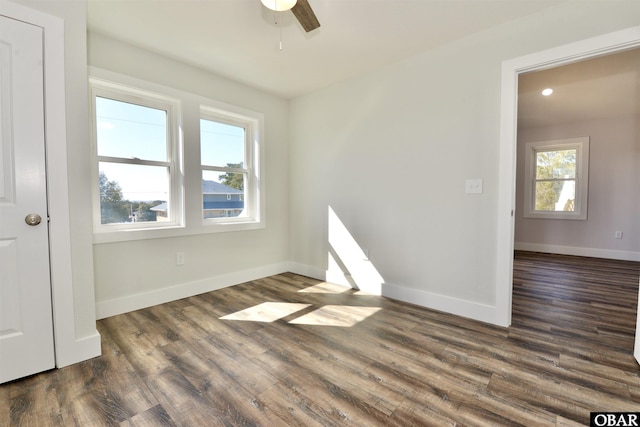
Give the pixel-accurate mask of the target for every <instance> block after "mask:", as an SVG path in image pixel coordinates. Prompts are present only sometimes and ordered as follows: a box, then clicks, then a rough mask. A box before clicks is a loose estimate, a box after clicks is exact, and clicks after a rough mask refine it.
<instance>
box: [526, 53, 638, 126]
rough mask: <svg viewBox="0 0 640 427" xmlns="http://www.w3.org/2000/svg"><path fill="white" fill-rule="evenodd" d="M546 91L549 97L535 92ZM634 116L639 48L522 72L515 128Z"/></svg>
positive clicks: (636, 100)
mask: <svg viewBox="0 0 640 427" xmlns="http://www.w3.org/2000/svg"><path fill="white" fill-rule="evenodd" d="M547 87H549V88H552V89H553V90H554V92H553V94H552V95H551V96H549V97H544V96H542V95H541V92H542V90H543V89H545V88H547ZM632 114H640V49H634V50H629V51H625V52H620V53H615V54H612V55H607V56H602V57H599V58H595V59H590V60H587V61H582V62H577V63H574V64H570V65H565V66H562V67H557V68H552V69H549V70H543V71H537V72H533V73H529V74H523V75H521V76H520V78H519V80H518V127H519V128H521V129H524V128H529V127H540V126H550V125H554V124H560V123H571V122H577V121H587V120H595V119H602V118H611V117H616V116H629V115H632Z"/></svg>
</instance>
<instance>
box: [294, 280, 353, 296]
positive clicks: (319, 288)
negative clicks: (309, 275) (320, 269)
mask: <svg viewBox="0 0 640 427" xmlns="http://www.w3.org/2000/svg"><path fill="white" fill-rule="evenodd" d="M351 289H352V288H348V287H346V286H342V285H336V284H334V283H328V282H323V283H318V284H317V285H315V286H310V287H308V288H304V289H300V290H299V291H298V292H303V293H311V294H341V293H343V292H346V291H350V290H351Z"/></svg>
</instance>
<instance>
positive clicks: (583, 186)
mask: <svg viewBox="0 0 640 427" xmlns="http://www.w3.org/2000/svg"><path fill="white" fill-rule="evenodd" d="M588 150H589V139H588V138H571V139H565V140H556V141H541V142H530V143H528V144H527V151H526V167H525V174H526V176H527V178H526V183H525V212H524V216H525V217H532V218H535V217H537V218H567V219H569V218H570V219H586V212H587V194H588V192H587V184H588V180H587V176H588V160H589V157H588Z"/></svg>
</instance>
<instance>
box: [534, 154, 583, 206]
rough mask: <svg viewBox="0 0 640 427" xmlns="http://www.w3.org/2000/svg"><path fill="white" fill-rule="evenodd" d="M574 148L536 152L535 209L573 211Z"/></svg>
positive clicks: (574, 186)
mask: <svg viewBox="0 0 640 427" xmlns="http://www.w3.org/2000/svg"><path fill="white" fill-rule="evenodd" d="M576 152H577V150H576V149H571V150H551V151H537V152H536V210H537V211H574V210H575V200H576Z"/></svg>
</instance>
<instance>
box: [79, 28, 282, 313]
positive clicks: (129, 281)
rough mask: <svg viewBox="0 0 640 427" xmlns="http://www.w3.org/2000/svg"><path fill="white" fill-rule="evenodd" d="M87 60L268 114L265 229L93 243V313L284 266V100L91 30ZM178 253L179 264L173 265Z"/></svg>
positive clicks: (227, 282) (229, 282) (223, 283)
mask: <svg viewBox="0 0 640 427" xmlns="http://www.w3.org/2000/svg"><path fill="white" fill-rule="evenodd" d="M89 64H90V65H92V66H96V67H99V68H102V69H105V70H108V71H112V72H117V73H120V74H124V75H127V76H130V77H134V78H138V79H142V80H146V81H149V82H153V83H157V84H161V85H164V86H167V87H170V88H174V89H178V90H181V91H184V92H190V93H193V94H196V95H199V96H204V97H207V98H210V99H213V100H216V101H221V102H225V103H228V104H232V105H235V106H238V107H241V108H245V109H249V110H252V111H256V112H259V113H263V114H264V116H265V144H264V147H265V149H266V165H263V166H264V168H265V171H266V204H267V206H266V209H267V211H266V228H264V229H260V230H251V231H235V232H226V233H212V234H202V235H194V236H185V237H173V238H163V239H152V240H138V241H131V242H117V243H101V244H96V245H95V246H94V268H95V291H96V303H97V314H98V318H101V317H106V316H110V315H113V314H117V313H121V312H124V311H129V310H133V309H138V308H141V307H144V306H148V305H153V304H158V303H161V302H164V301H169V300H172V299H176V298H182V297H185V296H189V295H193V294H197V293H202V292H206V291H209V290H212V289H216V288H219V287H222V286H228V285H233V284H237V283H240V282H243V281H246V280H251V279H255V278H258V277H264V276H267V275H270V274H276V273H280V272H283V271H286V270H287V267H288V264H287V262H288V259H289V241H288V209H287V206H288V181H289V174H288V135H287V132H288V112H289V109H288V102H287V101H285V100H282V99H280V98H277V97H274V96H272V95H268V94H265V93H263V92H260V91H258V90H255V89H252V88H249V87H247V86H244V85H240V84H238V83H234V82H231V81H229V80H226V79H223V78H220V77H217V76H215V75H212V74H209V73H207V72H204V71H202V70H199V69H196V68H193V67H190V66H187V65H185V64H182V63H178V62H175V61H173V60H171V59H168V58H165V57H161V56H158V55H156V54H154V53H151V52H149V51H145V50H142V49H139V48H136V47H134V46H131V45H127V44H123V43H121V42H118V41H115V40H113V39H110V38H107V37H104V36H102V35H99V34H90V36H89ZM185 126H188V124H185ZM184 131H185V134H186V133H187V132H191V133H192V134H198V131H197V129H196V130H190V129H186V128H185V130H184ZM85 161H86V162H87V163H89V161H90V158H87V159H86V160H85ZM193 173H195V174H198V173H199V170H191V171H190V170H187V171H186V175H187V176H186V177H185V179H186V180H189V179H190V176H189V175H190V174H193ZM85 179H86V180H89V176H88V175H87V176H86V178H85ZM196 180H198V179H196ZM177 251H181V252H184V254H185V264H184V265H180V266H177V265H175V253H176V252H177Z"/></svg>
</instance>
